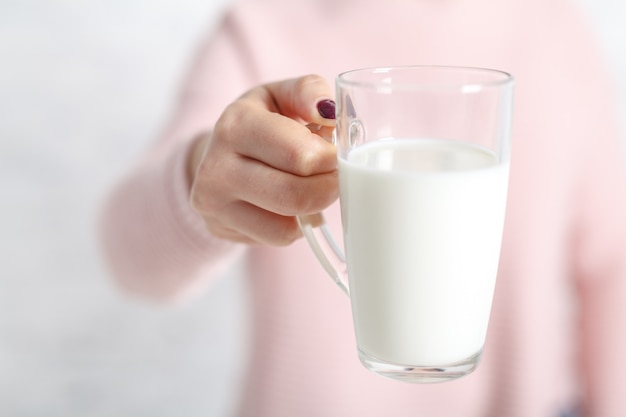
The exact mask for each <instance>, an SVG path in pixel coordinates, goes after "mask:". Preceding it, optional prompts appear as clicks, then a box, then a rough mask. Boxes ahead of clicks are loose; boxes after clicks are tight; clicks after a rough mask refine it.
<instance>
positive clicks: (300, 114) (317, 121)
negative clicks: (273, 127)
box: [265, 74, 335, 126]
mask: <svg viewBox="0 0 626 417" xmlns="http://www.w3.org/2000/svg"><path fill="white" fill-rule="evenodd" d="M265 89H266V91H267V92H268V94H269V97H268V99H270V100H272V105H273V107H275V110H276V112H278V113H280V114H282V115H283V116H286V117H289V118H291V119H295V120H300V121H302V122H303V123H305V124H309V125H319V126H334V125H335V101H334V100H333V99H332V97H333V92H332V90H331V88H330V86H329V84H328V82H327V81H326V80H325V79H324V78H322V77H321V76H319V75H314V74H313V75H305V76H303V77H299V78H293V79H289V80H285V81H279V82H275V83H271V84H266V85H265ZM268 104H269V103H268ZM270 106H271V105H270ZM270 106H268V107H270ZM270 108H271V107H270Z"/></svg>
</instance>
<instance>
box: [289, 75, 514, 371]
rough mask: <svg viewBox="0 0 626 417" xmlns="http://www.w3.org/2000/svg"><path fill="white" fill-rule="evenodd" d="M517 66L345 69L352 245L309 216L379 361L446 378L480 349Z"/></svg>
mask: <svg viewBox="0 0 626 417" xmlns="http://www.w3.org/2000/svg"><path fill="white" fill-rule="evenodd" d="M513 84H514V82H513V77H512V76H511V75H509V74H507V73H505V72H502V71H498V70H490V69H480V68H464V67H438V66H412V67H388V68H367V69H359V70H354V71H348V72H345V73H342V74H340V75H339V76H338V77H337V78H336V93H337V97H336V101H337V110H336V111H337V114H336V116H337V126H336V129H335V132H334V136H333V141H334V143H335V145H336V146H337V153H338V170H339V191H340V206H341V219H342V229H343V235H344V236H343V237H344V239H343V240H344V248H345V255H344V251H343V250H342V249H341V248H340V247H339V245H337V243H336V242H335V240H334V239H333V236H332V234H331V233H330V231H329V228H328V227H327V225H326V223H325V221H324V218H323V215H322V214H316V215H311V216H300V217H299V218H298V221H299V224H300V228H301V229H302V232H303V234H304V236H305V237H306V239H307V241H308V242H309V244H310V246H311V248H312V249H313V252H314V253H315V255H316V256H317V258H318V260H319V261H320V262H321V264H322V265H323V266H324V268H325V269H326V271H327V272H328V273H329V274H330V276H331V277H332V278H333V279H334V280H335V282H336V283H337V284H338V285H339V287H340V288H341V289H343V290H344V291H345V292H346V294H348V295H349V296H350V299H351V306H352V315H353V322H354V330H355V336H356V342H357V347H358V354H359V358H360V360H361V362H362V363H363V365H364V366H365V367H366V368H368V369H369V370H371V371H372V372H374V373H377V374H379V375H383V376H386V377H389V378H393V379H397V380H401V381H407V382H418V383H426V382H441V381H446V380H450V379H454V378H458V377H461V376H463V375H467V374H469V373H471V372H472V371H473V370H474V369H475V368H476V367H477V365H478V362H479V360H480V357H481V354H482V350H483V345H484V342H485V337H486V333H487V324H488V321H489V315H490V311H491V304H492V298H493V292H494V286H495V282H496V275H497V270H498V261H499V256H500V245H501V240H502V230H503V224H504V216H505V206H506V195H507V188H508V176H509V159H510V124H511V118H512V96H513Z"/></svg>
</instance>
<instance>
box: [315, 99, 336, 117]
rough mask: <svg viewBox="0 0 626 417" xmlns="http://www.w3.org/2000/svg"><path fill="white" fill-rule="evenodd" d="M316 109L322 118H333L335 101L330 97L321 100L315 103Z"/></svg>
mask: <svg viewBox="0 0 626 417" xmlns="http://www.w3.org/2000/svg"><path fill="white" fill-rule="evenodd" d="M317 111H318V112H319V113H320V116H322V117H323V118H324V119H334V118H335V102H334V101H333V100H330V99H326V100H321V101H319V102H318V103H317Z"/></svg>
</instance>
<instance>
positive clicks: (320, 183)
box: [230, 159, 339, 216]
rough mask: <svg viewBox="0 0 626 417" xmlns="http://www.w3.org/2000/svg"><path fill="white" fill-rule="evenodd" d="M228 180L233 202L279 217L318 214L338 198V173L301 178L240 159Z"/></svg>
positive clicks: (256, 162)
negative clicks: (236, 200) (275, 214)
mask: <svg viewBox="0 0 626 417" xmlns="http://www.w3.org/2000/svg"><path fill="white" fill-rule="evenodd" d="M230 179H231V181H232V183H231V185H232V190H234V191H233V193H234V194H233V197H234V199H239V200H243V201H246V202H249V203H250V204H253V205H255V206H258V207H260V208H262V209H264V210H267V211H271V212H274V213H277V214H279V215H282V216H295V215H298V214H312V213H316V212H319V211H321V210H323V209H325V208H326V207H328V206H329V205H330V204H332V202H333V201H335V200H336V199H337V197H338V195H339V191H338V180H337V171H332V172H328V173H323V174H317V175H313V176H307V177H301V176H297V175H293V174H290V173H287V172H284V171H279V170H276V169H273V168H270V167H268V166H266V165H264V164H262V163H259V162H258V161H255V160H252V159H243V160H242V161H241V162H240V165H239V168H238V170H237V171H236V172H233V173H232V174H231V175H230Z"/></svg>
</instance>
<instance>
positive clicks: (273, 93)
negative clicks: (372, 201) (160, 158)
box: [188, 75, 338, 245]
mask: <svg viewBox="0 0 626 417" xmlns="http://www.w3.org/2000/svg"><path fill="white" fill-rule="evenodd" d="M329 97H331V91H330V87H329V86H328V84H327V83H326V82H325V81H324V80H323V79H322V78H321V77H319V76H316V75H308V76H304V77H301V78H296V79H291V80H286V81H281V82H276V83H272V84H266V85H262V86H259V87H256V88H254V89H252V90H250V91H248V92H247V93H245V94H244V95H243V96H242V97H241V98H239V99H238V100H236V101H235V102H233V103H232V104H230V105H229V106H228V107H227V108H226V109H225V110H224V112H223V113H222V115H221V117H220V118H219V120H218V121H217V123H216V125H215V127H214V130H213V132H212V133H211V134H205V135H202V136H200V137H199V138H198V139H197V140H196V142H195V144H194V148H193V150H192V153H191V155H190V159H189V164H188V167H189V174H190V178H191V184H192V186H191V204H192V207H193V208H194V209H195V210H196V211H197V212H198V213H200V214H201V215H202V217H203V218H204V221H205V222H206V225H207V227H208V229H209V231H210V232H211V233H212V234H213V235H215V236H217V237H220V238H223V239H228V240H232V241H236V242H244V243H249V244H270V245H287V244H290V243H291V242H293V241H294V240H295V239H297V238H298V237H300V236H301V233H300V230H299V229H298V225H297V222H296V219H295V217H294V216H296V215H299V214H313V213H316V212H319V211H321V210H322V209H324V208H326V207H327V206H329V205H330V204H331V203H332V202H333V201H334V200H336V198H337V196H338V184H337V171H336V151H335V147H334V146H333V145H332V144H331V143H329V141H328V140H326V139H324V137H327V136H329V133H330V132H332V129H333V128H334V102H329V101H328V100H329ZM319 103H322V104H324V106H321V107H320V110H318V108H317V107H319ZM331 111H332V115H331V114H329V113H331ZM320 113H322V114H325V115H326V117H328V118H324V117H322V116H321V115H320ZM310 126H315V128H312V129H310ZM313 132H315V133H313Z"/></svg>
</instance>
